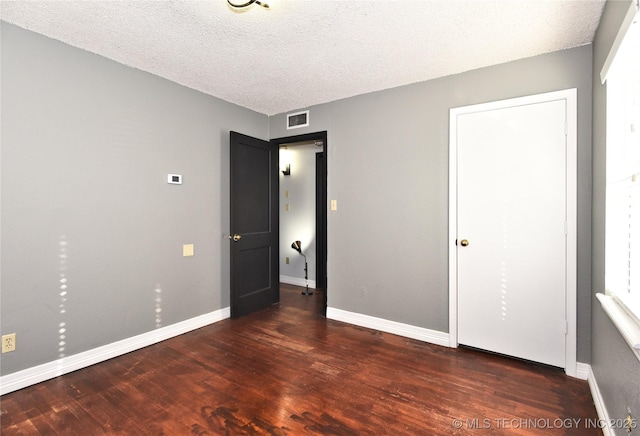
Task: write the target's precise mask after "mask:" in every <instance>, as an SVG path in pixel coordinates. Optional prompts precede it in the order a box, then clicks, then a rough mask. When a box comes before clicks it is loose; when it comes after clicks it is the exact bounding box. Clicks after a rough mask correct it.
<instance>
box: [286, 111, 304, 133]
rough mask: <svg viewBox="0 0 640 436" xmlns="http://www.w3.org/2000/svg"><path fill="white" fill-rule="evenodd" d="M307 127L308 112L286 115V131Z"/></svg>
mask: <svg viewBox="0 0 640 436" xmlns="http://www.w3.org/2000/svg"><path fill="white" fill-rule="evenodd" d="M308 125H309V111H302V112H294V113H292V114H287V130H289V129H297V128H299V127H306V126H308Z"/></svg>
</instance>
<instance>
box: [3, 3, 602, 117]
mask: <svg viewBox="0 0 640 436" xmlns="http://www.w3.org/2000/svg"><path fill="white" fill-rule="evenodd" d="M268 3H269V4H270V6H271V8H270V9H264V8H261V7H260V6H257V5H254V6H251V7H249V8H246V10H244V11H243V12H237V11H234V10H232V9H231V8H230V7H229V6H228V5H227V3H226V1H225V0H210V1H32V0H30V1H4V0H3V1H2V2H1V3H0V17H1V18H2V20H5V21H8V22H11V23H14V24H16V25H18V26H20V27H24V28H26V29H30V30H33V31H35V32H38V33H41V34H44V35H47V36H49V37H51V38H55V39H58V40H60V41H64V42H66V43H68V44H71V45H73V46H76V47H80V48H83V49H85V50H88V51H91V52H94V53H98V54H100V55H102V56H105V57H107V58H110V59H113V60H115V61H117V62H120V63H122V64H125V65H129V66H132V67H135V68H138V69H140V70H144V71H148V72H150V73H153V74H156V75H158V76H161V77H164V78H167V79H169V80H172V81H174V82H177V83H180V84H182V85H185V86H188V87H190V88H194V89H197V90H200V91H202V92H205V93H207V94H210V95H213V96H216V97H219V98H221V99H223V100H226V101H229V102H232V103H236V104H238V105H241V106H244V107H247V108H250V109H253V110H255V111H258V112H261V113H264V114H267V115H272V114H276V113H280V112H286V111H290V110H293V109H299V108H305V107H308V106H311V105H315V104H319V103H324V102H328V101H333V100H338V99H341V98H345V97H350V96H353V95H358V94H363V93H366V92H372V91H377V90H381V89H387V88H392V87H395V86H400V85H405V84H409V83H415V82H421V81H424V80H428V79H433V78H436V77H442V76H447V75H451V74H456V73H460V72H463V71H468V70H471V69H475V68H479V67H483V66H488V65H493V64H498V63H503V62H508V61H510V60H514V59H519V58H524V57H529V56H534V55H537V54H542V53H547V52H552V51H556V50H562V49H567V48H571V47H577V46H581V45H584V44H589V43H591V42H592V41H593V37H594V34H595V31H596V28H597V26H598V22H599V20H600V15H601V13H602V9H603V7H604V0H498V1H493V0H467V1H463V0H422V1H420V0H402V1H401V0H368V1H363V0H351V1H347V0H268Z"/></svg>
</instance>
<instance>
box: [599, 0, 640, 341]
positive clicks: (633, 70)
mask: <svg viewBox="0 0 640 436" xmlns="http://www.w3.org/2000/svg"><path fill="white" fill-rule="evenodd" d="M634 6H635V5H634ZM628 17H630V19H629V21H628V22H629V24H628V25H627V26H626V27H627V28H626V29H625V30H621V34H620V35H619V37H618V39H616V43H614V51H615V52H614V53H613V55H610V59H607V64H605V70H606V72H604V74H605V75H606V86H607V152H606V153H607V203H606V252H605V253H606V264H605V281H606V291H607V294H609V295H612V296H614V297H615V299H616V300H617V302H618V303H619V305H620V306H621V307H622V308H623V309H624V310H625V311H626V312H627V315H628V316H629V317H630V318H631V320H632V321H635V323H636V324H637V326H640V23H639V22H638V21H639V20H638V18H639V17H640V14H638V12H637V10H636V9H635V8H633V9H630V13H629V14H628ZM623 28H624V26H623ZM634 347H635V344H634Z"/></svg>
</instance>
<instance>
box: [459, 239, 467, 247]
mask: <svg viewBox="0 0 640 436" xmlns="http://www.w3.org/2000/svg"><path fill="white" fill-rule="evenodd" d="M460 245H462V246H463V247H466V246H467V245H469V241H467V240H466V239H463V240H462V241H460Z"/></svg>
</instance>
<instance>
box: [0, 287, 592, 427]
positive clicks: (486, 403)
mask: <svg viewBox="0 0 640 436" xmlns="http://www.w3.org/2000/svg"><path fill="white" fill-rule="evenodd" d="M300 290H301V288H298V287H294V286H289V285H282V286H281V300H282V301H281V303H280V304H279V305H275V306H273V307H271V308H269V309H267V310H264V311H262V312H259V313H256V314H253V315H249V316H246V317H244V318H240V319H237V320H230V319H229V320H224V321H221V322H219V323H216V324H214V325H211V326H208V327H204V328H201V329H199V330H196V331H193V332H190V333H187V334H184V335H181V336H179V337H176V338H173V339H170V340H167V341H164V342H162V343H159V344H156V345H153V346H150V347H147V348H145V349H142V350H139V351H136V352H133V353H129V354H127V355H124V356H121V357H118V358H115V359H112V360H109V361H107V362H103V363H100V364H98V365H94V366H91V367H89V368H85V369H82V370H80V371H76V372H74V373H71V374H67V375H64V376H62V377H58V378H56V379H53V380H50V381H47V382H44V383H40V384H38V385H35V386H31V387H28V388H25V389H22V390H20V391H17V392H13V393H10V394H7V395H5V396H3V397H2V398H1V403H0V406H1V409H2V415H1V417H0V419H1V430H2V431H1V433H2V435H6V436H9V435H35V434H43V435H44V434H66V435H100V434H121V435H147V434H149V435H152V434H153V435H160V434H165V435H189V434H195V435H218V434H227V435H245V434H246V435H254V434H255V435H260V434H268V435H381V434H390V435H451V434H509V435H512V434H540V435H552V434H557V435H562V434H567V435H570V434H574V435H590V434H602V432H601V431H600V430H599V429H597V428H595V427H596V425H594V423H595V422H597V416H596V411H595V407H594V405H593V401H592V399H591V395H590V393H589V387H588V385H587V382H585V381H581V380H576V379H572V378H570V377H567V376H566V375H565V374H564V372H563V371H562V370H560V369H557V368H550V367H547V366H543V365H537V364H533V363H530V362H523V361H519V360H514V359H509V358H505V357H502V356H497V355H493V354H488V353H482V352H479V351H475V350H469V349H464V348H460V349H449V348H446V347H440V346H437V345H430V344H426V343H423V342H419V341H415V340H412V339H406V338H402V337H398V336H394V335H390V334H386V333H380V332H377V331H374V330H369V329H365V328H359V327H354V326H350V325H347V324H343V323H340V322H336V321H332V320H327V319H325V318H324V317H323V316H322V315H320V313H321V312H322V301H323V295H322V293H320V292H316V293H314V295H313V296H303V295H300ZM561 420H563V421H561ZM569 420H573V421H569Z"/></svg>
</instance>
